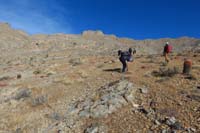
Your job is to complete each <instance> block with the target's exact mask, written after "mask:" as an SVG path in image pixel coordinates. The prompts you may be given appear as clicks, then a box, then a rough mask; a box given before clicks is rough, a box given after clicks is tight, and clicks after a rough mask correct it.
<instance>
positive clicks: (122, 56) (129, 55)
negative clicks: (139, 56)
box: [118, 48, 136, 72]
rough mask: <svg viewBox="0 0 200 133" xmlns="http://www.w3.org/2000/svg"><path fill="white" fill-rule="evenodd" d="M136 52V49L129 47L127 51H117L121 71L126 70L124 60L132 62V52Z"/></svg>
mask: <svg viewBox="0 0 200 133" xmlns="http://www.w3.org/2000/svg"><path fill="white" fill-rule="evenodd" d="M135 53H136V50H135V49H134V50H132V49H131V48H129V50H128V51H124V52H122V51H121V50H119V51H118V56H120V57H119V60H120V61H121V63H122V72H125V71H128V65H127V63H126V62H133V54H135Z"/></svg>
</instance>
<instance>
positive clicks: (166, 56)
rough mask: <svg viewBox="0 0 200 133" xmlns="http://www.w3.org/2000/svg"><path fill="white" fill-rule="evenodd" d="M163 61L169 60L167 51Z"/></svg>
mask: <svg viewBox="0 0 200 133" xmlns="http://www.w3.org/2000/svg"><path fill="white" fill-rule="evenodd" d="M165 61H166V62H169V58H168V53H165Z"/></svg>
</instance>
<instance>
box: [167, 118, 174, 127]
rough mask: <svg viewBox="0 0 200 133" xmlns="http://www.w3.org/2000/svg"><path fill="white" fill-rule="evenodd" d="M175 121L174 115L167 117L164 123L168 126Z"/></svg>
mask: <svg viewBox="0 0 200 133" xmlns="http://www.w3.org/2000/svg"><path fill="white" fill-rule="evenodd" d="M175 122H176V119H175V118H174V117H170V118H167V120H166V124H167V125H168V126H171V125H173V124H174V123H175Z"/></svg>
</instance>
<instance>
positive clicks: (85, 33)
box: [82, 30, 104, 36]
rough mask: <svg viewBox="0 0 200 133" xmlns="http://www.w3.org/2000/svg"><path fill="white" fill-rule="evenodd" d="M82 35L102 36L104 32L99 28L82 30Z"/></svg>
mask: <svg viewBox="0 0 200 133" xmlns="http://www.w3.org/2000/svg"><path fill="white" fill-rule="evenodd" d="M82 36H104V33H103V32H102V31H100V30H96V31H93V30H86V31H83V32H82Z"/></svg>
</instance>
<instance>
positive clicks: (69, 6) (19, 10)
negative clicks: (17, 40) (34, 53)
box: [0, 0, 200, 39]
mask: <svg viewBox="0 0 200 133" xmlns="http://www.w3.org/2000/svg"><path fill="white" fill-rule="evenodd" d="M199 5H200V0H0V21H3V22H8V23H10V24H11V25H12V27H14V28H17V29H23V30H24V31H26V32H28V33H30V34H36V33H46V34H52V33H67V34H69V33H70V34H79V33H81V32H82V31H84V30H89V29H90V30H102V31H103V32H105V33H106V34H115V35H117V36H119V37H130V38H133V39H149V38H153V39H154V38H165V37H171V38H177V37H182V36H189V37H196V38H200V7H199Z"/></svg>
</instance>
